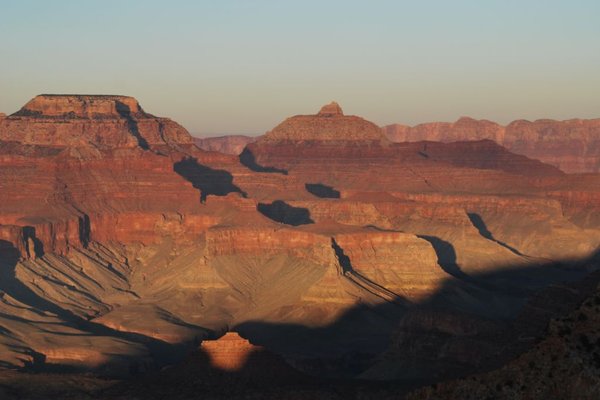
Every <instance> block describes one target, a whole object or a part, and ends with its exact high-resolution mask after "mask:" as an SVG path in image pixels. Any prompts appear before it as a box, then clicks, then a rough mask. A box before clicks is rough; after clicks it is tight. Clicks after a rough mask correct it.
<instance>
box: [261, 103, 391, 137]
mask: <svg viewBox="0 0 600 400" xmlns="http://www.w3.org/2000/svg"><path fill="white" fill-rule="evenodd" d="M281 141H319V142H369V143H373V142H376V143H387V138H386V137H385V135H384V134H383V133H382V131H381V129H380V128H379V127H378V126H377V125H375V124H374V123H372V122H370V121H367V120H365V119H363V118H360V117H357V116H355V115H344V113H343V111H342V108H341V107H340V106H339V104H337V103H336V102H331V103H330V104H327V105H325V106H323V107H322V108H321V110H320V111H319V113H318V114H313V115H296V116H293V117H290V118H287V119H286V120H285V121H283V122H282V123H280V124H279V125H277V126H276V127H275V128H273V130H271V131H270V132H267V134H266V135H264V136H263V137H262V138H260V139H259V140H258V142H265V143H272V142H281Z"/></svg>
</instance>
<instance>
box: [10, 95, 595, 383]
mask: <svg viewBox="0 0 600 400" xmlns="http://www.w3.org/2000/svg"><path fill="white" fill-rule="evenodd" d="M599 199H600V176H599V175H597V174H589V175H583V176H576V175H567V174H564V173H563V172H561V171H560V170H559V169H557V168H556V167H553V166H550V165H548V164H544V163H542V162H539V161H536V160H532V159H530V158H527V157H525V156H522V155H516V154H514V153H512V152H510V151H508V150H506V149H505V148H503V147H501V146H499V145H498V144H496V143H494V142H492V141H490V140H482V141H475V142H473V141H471V142H455V143H434V142H431V141H424V142H415V143H396V144H394V143H390V142H389V141H388V140H386V139H385V138H384V137H383V134H382V133H381V130H380V129H379V128H377V127H376V126H375V125H374V124H372V123H371V122H368V121H365V120H364V119H362V118H360V117H355V116H345V115H343V111H342V110H341V107H339V105H337V104H330V105H327V106H325V107H323V108H322V109H321V111H320V112H319V113H318V114H316V115H309V116H296V117H291V118H289V119H287V120H286V121H284V122H282V123H281V124H280V125H278V126H277V127H276V128H274V129H273V130H272V131H271V132H269V133H268V134H267V135H265V136H263V137H261V138H259V139H258V140H257V141H256V142H254V143H250V144H248V145H247V146H246V148H245V150H244V151H243V152H242V153H241V154H240V155H239V156H232V155H226V154H221V153H217V152H214V151H209V152H207V151H203V150H201V149H198V148H197V147H196V146H193V145H192V138H191V137H190V136H189V135H188V133H187V132H186V131H185V130H184V129H183V128H182V127H180V126H179V125H177V124H176V123H175V122H172V121H170V120H168V119H166V118H161V117H155V116H152V115H150V114H147V113H146V112H144V111H143V109H142V108H141V107H140V106H139V104H138V103H137V101H136V100H135V99H132V98H130V97H124V96H71V95H68V96H48V95H42V96H38V97H36V98H35V99H33V100H32V101H31V102H30V103H28V104H27V105H26V106H24V107H23V109H22V110H21V111H19V112H17V113H15V114H13V115H11V116H8V117H6V118H4V119H2V120H0V263H1V264H2V268H1V269H0V274H1V276H0V290H1V291H2V293H3V295H2V302H0V311H1V313H0V324H1V325H2V327H5V328H6V330H2V331H1V332H0V350H1V351H0V359H1V361H2V362H3V363H4V365H7V366H12V367H22V366H34V367H35V368H40V369H43V368H46V367H48V366H49V364H60V365H63V366H64V365H68V366H71V367H74V368H80V369H95V370H99V371H101V372H106V371H111V372H115V371H116V372H118V373H124V374H127V373H128V371H130V370H135V371H144V370H148V369H153V368H157V367H161V366H162V365H165V364H168V363H172V362H175V361H177V360H180V359H182V357H183V355H184V352H185V351H187V350H189V349H191V348H194V347H195V346H197V344H198V343H199V342H200V341H202V340H203V339H205V338H207V337H209V336H212V335H211V332H222V331H225V330H229V329H231V328H236V329H235V330H239V331H240V332H242V333H243V334H244V337H248V338H249V339H250V340H251V341H252V342H253V343H257V344H260V345H261V346H264V347H265V348H268V349H271V350H273V351H276V352H278V353H281V354H283V355H285V356H286V357H287V358H288V359H291V360H293V361H294V363H295V365H296V366H297V367H298V368H301V369H303V370H305V371H306V372H309V373H313V374H318V375H321V374H322V375H323V376H338V377H339V376H342V377H352V376H357V375H359V374H360V373H362V372H365V373H366V371H370V372H369V373H371V374H374V376H375V377H385V378H397V377H398V374H400V372H399V371H397V370H392V372H389V373H387V372H386V373H385V374H384V373H382V372H381V371H380V370H378V369H377V368H374V369H371V368H370V367H372V366H374V358H373V357H374V356H375V355H377V354H380V353H382V352H383V351H384V350H386V349H388V339H389V338H390V337H391V335H392V333H393V332H396V331H397V330H398V326H400V327H401V329H400V331H401V333H402V335H401V340H398V341H397V347H396V349H398V352H399V353H403V352H407V351H410V349H411V348H413V347H414V346H413V344H414V343H415V341H417V340H418V338H419V337H421V336H423V335H430V337H432V338H433V339H432V342H431V343H432V347H431V349H430V350H431V353H435V354H438V353H439V354H446V353H443V352H441V349H444V348H446V347H445V346H450V345H452V346H455V347H452V349H454V350H453V352H451V353H449V355H448V357H446V358H444V359H443V360H441V361H439V360H438V361H436V363H434V364H432V365H433V367H432V369H430V370H415V371H416V372H415V374H416V375H415V377H414V379H422V378H423V376H422V375H419V374H425V373H428V374H429V373H431V374H439V375H440V376H444V374H446V373H447V371H448V366H449V365H453V363H455V362H456V361H457V360H460V362H464V363H465V365H464V370H465V371H467V370H468V368H469V367H471V368H472V367H474V366H478V365H479V364H477V365H475V363H471V364H469V362H468V357H467V355H468V354H470V353H469V351H471V350H469V349H471V348H473V349H478V351H480V352H481V357H480V358H478V360H484V361H485V360H489V359H490V358H493V355H494V354H495V353H494V352H495V351H496V350H497V347H496V346H495V343H496V339H497V338H495V337H494V336H493V335H491V334H489V332H493V331H494V330H495V329H500V331H502V332H512V333H514V334H516V335H518V333H519V332H521V331H522V330H523V329H524V328H515V327H514V326H513V325H511V324H512V322H511V321H514V320H515V319H516V318H517V316H518V315H519V312H520V309H521V307H522V305H523V304H524V303H526V302H527V301H528V299H530V298H531V297H532V296H533V294H534V293H535V291H536V290H538V289H540V288H543V287H546V286H548V285H552V284H555V283H556V282H558V281H561V280H575V279H579V278H581V277H582V275H584V274H585V271H583V270H582V269H580V268H579V267H574V268H570V269H566V270H565V271H562V270H560V271H556V270H555V269H553V268H550V267H549V269H547V270H543V273H537V272H536V273H533V272H531V274H530V272H529V271H530V270H532V271H538V269H536V267H538V266H539V264H540V263H542V262H543V263H546V262H549V261H548V260H551V261H556V262H565V260H567V261H568V260H572V259H576V258H581V257H585V256H587V255H588V254H589V253H590V252H592V251H593V250H594V249H595V248H597V246H598V245H599V244H600V219H599V217H598V215H600V213H599V205H600V202H599V201H598V200H599ZM523 270H525V271H527V273H525V275H523V273H524V272H522V271H523ZM482 275H485V277H483V278H482V277H481V276H482ZM473 315H475V317H474V316H473ZM48 325H52V327H53V329H52V331H49V330H48V329H47V328H46V327H47V326H48ZM455 325H456V326H462V327H463V328H464V329H463V331H460V332H458V331H456V330H453V329H454V328H451V327H453V326H455ZM536 326H537V325H536ZM237 328H239V329H237ZM536 329H537V328H536ZM440 330H441V331H442V333H443V334H439V331H440ZM471 331H477V332H480V331H481V332H484V334H482V335H480V336H477V335H475V336H473V337H470V336H469V337H468V338H467V339H465V340H463V339H464V337H461V338H460V340H455V339H456V336H457V335H459V334H460V335H462V336H464V332H471ZM533 331H534V333H535V332H536V331H535V329H534V330H533ZM348 332H352V334H348ZM460 335H459V336H460ZM467 336H468V335H467ZM508 336H510V335H508ZM508 336H507V337H508ZM510 337H513V336H510ZM475 344H477V346H475ZM411 346H413V347H411ZM351 354H361V355H362V354H365V356H361V357H360V360H359V361H357V362H356V363H354V361H352V362H349V361H348V359H349V358H352V357H351V356H349V355H351ZM428 354H429V353H428ZM415 357H418V352H417V353H415ZM465 360H466V361H465ZM484 361H481V362H484ZM478 362H479V361H478ZM50 367H52V366H51V365H50Z"/></svg>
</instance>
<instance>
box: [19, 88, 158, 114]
mask: <svg viewBox="0 0 600 400" xmlns="http://www.w3.org/2000/svg"><path fill="white" fill-rule="evenodd" d="M13 115H14V116H28V117H40V118H44V117H46V118H107V117H108V118H111V117H112V118H120V117H124V116H126V115H127V116H136V117H138V118H140V117H145V116H147V114H146V113H145V112H144V111H143V110H142V108H141V107H140V105H139V103H138V102H137V100H136V99H134V98H133V97H129V96H116V95H79V94H42V95H39V96H36V97H34V98H33V99H31V100H30V101H29V102H28V103H27V104H25V105H24V106H23V108H21V109H20V110H19V111H17V112H16V113H14V114H13Z"/></svg>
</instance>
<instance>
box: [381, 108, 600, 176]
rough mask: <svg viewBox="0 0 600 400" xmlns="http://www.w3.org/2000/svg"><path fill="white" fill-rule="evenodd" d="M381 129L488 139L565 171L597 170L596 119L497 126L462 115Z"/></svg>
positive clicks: (410, 137)
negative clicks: (437, 120)
mask: <svg viewBox="0 0 600 400" xmlns="http://www.w3.org/2000/svg"><path fill="white" fill-rule="evenodd" d="M383 131H384V132H385V134H386V136H387V137H388V138H389V139H390V140H391V141H394V142H414V141H422V140H430V141H437V142H455V141H467V140H482V139H489V140H493V141H495V142H496V143H498V144H500V145H502V146H504V147H506V148H507V149H509V150H510V151H512V152H515V153H517V154H523V155H526V156H528V157H531V158H535V159H538V160H541V161H543V162H545V163H547V164H550V165H554V166H556V167H558V168H560V169H561V170H563V171H565V172H568V173H584V172H599V171H600V120H598V119H590V120H583V119H571V120H566V121H555V120H549V119H543V120H537V121H534V122H531V121H526V120H518V121H513V122H511V123H510V124H508V125H506V126H501V125H499V124H496V123H494V122H491V121H487V120H475V119H472V118H468V117H462V118H460V119H459V120H458V121H456V122H454V123H449V122H433V123H425V124H420V125H416V126H413V127H409V126H406V125H399V124H395V125H388V126H386V127H384V128H383Z"/></svg>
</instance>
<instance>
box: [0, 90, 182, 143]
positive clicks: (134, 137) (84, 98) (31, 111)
mask: <svg viewBox="0 0 600 400" xmlns="http://www.w3.org/2000/svg"><path fill="white" fill-rule="evenodd" d="M0 140H4V141H15V142H19V143H22V144H28V145H45V146H62V147H81V146H83V147H93V148H100V149H114V148H133V147H140V148H142V149H144V150H147V149H149V148H150V147H155V146H164V145H189V144H191V143H192V142H193V139H192V137H191V136H190V135H189V133H188V132H187V131H186V130H185V129H184V128H183V127H182V126H180V125H179V124H177V123H176V122H173V121H171V120H170V119H167V118H158V117H154V116H153V115H150V114H148V113H146V112H144V110H143V109H142V108H141V107H140V106H139V104H138V102H137V100H135V99H134V98H132V97H126V96H104V95H39V96H36V97H35V98H34V99H32V100H31V101H29V102H28V103H27V104H26V105H25V106H23V108H21V110H19V111H17V112H16V113H14V114H12V115H10V116H8V117H6V118H4V119H3V120H1V121H0Z"/></svg>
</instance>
